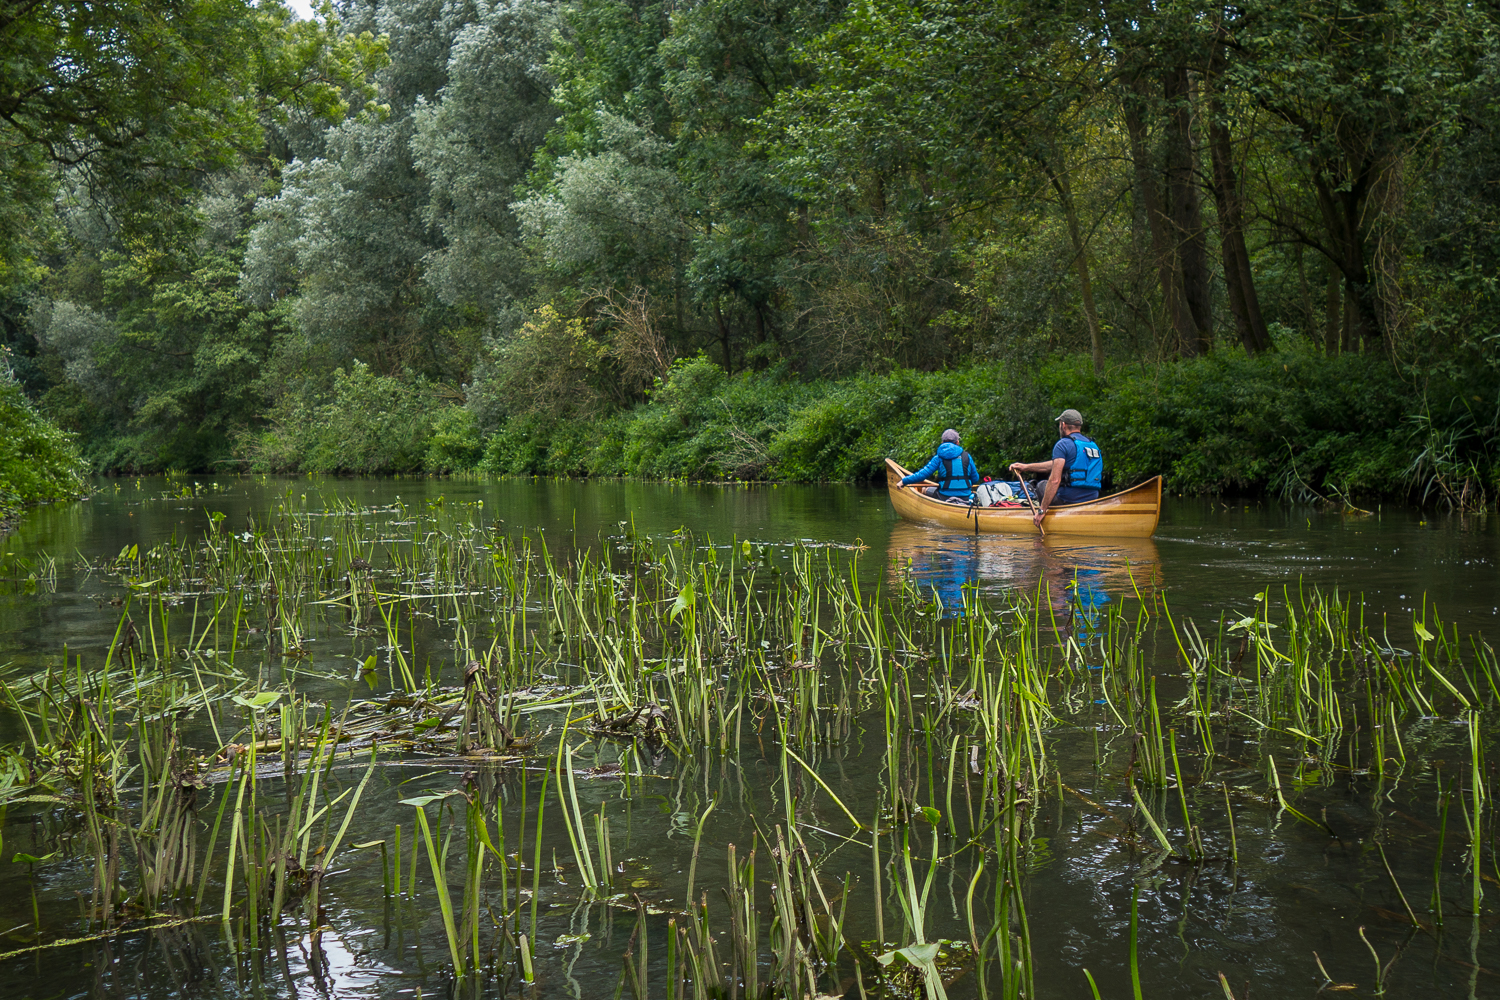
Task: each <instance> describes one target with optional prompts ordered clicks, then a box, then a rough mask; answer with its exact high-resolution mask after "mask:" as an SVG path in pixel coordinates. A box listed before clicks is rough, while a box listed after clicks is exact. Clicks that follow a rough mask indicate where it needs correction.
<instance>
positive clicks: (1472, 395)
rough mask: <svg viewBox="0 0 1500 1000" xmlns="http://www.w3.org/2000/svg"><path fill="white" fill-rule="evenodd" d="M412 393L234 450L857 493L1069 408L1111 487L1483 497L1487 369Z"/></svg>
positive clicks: (1115, 370)
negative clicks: (950, 447) (465, 395)
mask: <svg viewBox="0 0 1500 1000" xmlns="http://www.w3.org/2000/svg"><path fill="white" fill-rule="evenodd" d="M439 402H440V401H438V400H437V399H436V397H435V395H434V393H433V392H432V391H431V389H430V388H429V387H426V386H424V385H421V384H410V383H402V382H399V381H398V380H395V379H389V378H377V377H376V376H372V375H369V374H368V373H362V374H357V376H350V377H348V378H345V379H343V380H341V381H340V383H339V385H338V387H337V389H336V391H335V393H334V395H333V396H332V397H331V398H330V399H328V400H327V401H326V402H324V403H322V404H320V405H319V406H317V407H312V408H303V409H301V410H299V412H297V413H296V414H295V415H290V414H289V415H288V418H287V419H283V420H282V421H281V422H279V423H278V424H277V425H275V426H273V428H272V429H270V430H269V431H266V432H264V433H262V434H259V435H257V436H255V437H253V438H251V439H248V440H247V442H246V448H245V451H246V454H247V455H248V456H249V459H250V463H251V465H252V467H253V468H256V469H257V470H259V471H316V472H358V473H385V472H418V471H427V472H459V471H477V472H480V473H484V474H491V475H547V476H640V477H647V478H662V479H673V478H681V479H708V480H719V479H776V480H783V481H796V482H831V481H861V480H872V479H876V478H878V477H879V476H880V475H881V468H882V463H883V461H884V459H885V458H886V456H893V457H895V458H897V459H898V460H900V461H902V462H904V463H906V464H913V463H918V462H921V461H923V460H925V459H926V458H927V456H928V455H929V454H930V451H931V449H932V447H933V446H934V444H935V442H936V441H937V439H938V435H939V434H940V433H941V431H942V430H943V428H945V427H950V426H951V427H956V428H958V429H959V430H960V431H961V432H962V433H963V435H964V444H965V446H966V447H967V448H968V449H969V450H970V451H971V452H972V453H973V455H974V457H975V459H976V461H977V462H978V463H979V466H980V468H981V471H983V472H986V473H998V472H999V471H1000V470H1002V469H1003V468H1004V466H1005V465H1006V464H1007V463H1009V462H1010V461H1013V460H1017V459H1026V460H1032V459H1036V458H1040V457H1042V456H1044V455H1045V454H1046V453H1047V451H1048V449H1049V448H1050V445H1051V441H1052V439H1053V436H1054V431H1053V424H1052V417H1053V416H1054V415H1055V414H1056V413H1057V412H1058V411H1059V410H1060V409H1062V408H1064V407H1068V406H1073V407H1077V408H1078V409H1080V410H1082V411H1083V413H1084V415H1085V417H1086V419H1087V421H1088V426H1087V430H1088V431H1089V432H1090V433H1092V434H1094V435H1096V436H1097V437H1098V439H1099V440H1100V441H1101V442H1102V443H1103V444H1104V448H1105V455H1106V456H1107V463H1106V465H1107V469H1108V470H1109V472H1108V474H1109V477H1110V478H1111V479H1112V480H1113V483H1114V484H1115V485H1117V486H1118V485H1124V484H1127V483H1129V482H1134V481H1138V480H1139V479H1141V478H1143V477H1146V476H1149V475H1154V474H1156V473H1161V474H1163V475H1165V476H1167V477H1168V480H1169V482H1170V484H1171V488H1172V489H1173V490H1176V491H1179V492H1184V493H1199V494H1205V493H1206V494H1213V493H1225V492H1229V493H1239V494H1266V495H1273V496H1286V497H1294V498H1299V499H1314V498H1316V497H1318V496H1322V497H1327V498H1336V497H1339V496H1349V497H1393V498H1395V497H1406V498H1410V499H1413V500H1420V501H1423V502H1428V503H1440V502H1444V501H1448V502H1451V503H1454V504H1457V505H1462V506H1467V507H1477V506H1482V505H1483V504H1485V503H1487V502H1491V501H1492V500H1493V499H1494V498H1495V497H1496V495H1497V494H1500V478H1497V474H1500V466H1497V464H1496V455H1497V447H1496V446H1497V444H1500V409H1497V387H1496V384H1495V380H1494V379H1493V377H1492V376H1490V375H1489V374H1488V373H1483V374H1480V375H1475V376H1468V377H1464V378H1457V377H1452V376H1450V377H1427V378H1426V379H1424V380H1420V381H1419V380H1415V379H1403V378H1402V377H1401V376H1400V375H1398V373H1397V372H1396V371H1395V370H1394V369H1393V368H1392V366H1391V365H1390V363H1389V362H1388V361H1387V360H1385V359H1383V358H1380V357H1376V356H1372V355H1358V354H1349V355H1344V356H1342V357H1337V358H1328V357H1325V356H1323V355H1322V354H1320V353H1317V352H1315V351H1312V350H1295V349H1294V350H1283V351H1281V352H1278V353H1276V354H1273V355H1267V356H1263V357H1249V356H1246V355H1245V354H1243V353H1240V352H1238V351H1222V352H1218V353H1216V354H1213V355H1211V356H1208V357H1203V358H1195V359H1191V360H1187V361H1179V362H1174V363H1169V364H1164V365H1156V364H1132V365H1117V366H1115V367H1112V368H1109V369H1107V370H1106V371H1105V373H1104V374H1103V375H1102V376H1096V375H1094V373H1093V371H1092V369H1091V367H1090V365H1089V363H1088V359H1087V358H1086V357H1082V356H1061V357H1056V358H1053V359H1050V360H1048V361H1045V362H1043V363H1040V364H1038V365H1036V366H1035V367H1022V366H1019V365H1016V364H1010V363H1005V362H998V361H997V362H989V363H983V364H974V365H970V366H966V367H963V368H959V369H954V370H948V371H938V372H917V371H912V370H904V369H903V370H897V371H894V372H891V373H889V374H884V375H872V374H865V375H859V376H856V377H852V378H848V379H842V380H819V381H806V380H803V379H799V378H797V377H796V376H794V375H792V374H790V373H789V372H787V371H785V370H771V371H767V372H755V373H752V372H744V373H738V374H735V375H729V374H726V373H725V372H724V371H723V370H722V369H720V368H719V367H718V366H717V365H715V364H714V363H713V362H711V361H708V360H706V359H704V358H701V357H700V358H694V359H687V360H681V361H679V362H677V364H676V365H674V367H673V369H672V373H671V375H670V377H669V378H668V379H667V380H666V382H665V383H664V384H661V385H659V386H658V388H657V389H656V391H655V392H654V393H653V394H652V396H651V398H650V399H649V401H647V402H645V403H642V404H639V405H637V406H635V407H633V408H629V409H615V410H607V411H603V412H598V411H595V412H584V413H570V414H566V415H561V416H559V415H556V414H548V413H541V412H531V413H514V414H510V415H507V416H502V417H500V418H499V419H498V422H497V424H496V425H495V426H492V427H483V426H481V425H480V423H479V422H478V421H477V420H476V419H475V418H474V416H473V415H472V414H471V413H470V412H469V411H468V410H467V409H464V408H463V407H461V406H458V405H457V404H453V403H450V404H448V405H446V406H445V405H434V404H435V403H439Z"/></svg>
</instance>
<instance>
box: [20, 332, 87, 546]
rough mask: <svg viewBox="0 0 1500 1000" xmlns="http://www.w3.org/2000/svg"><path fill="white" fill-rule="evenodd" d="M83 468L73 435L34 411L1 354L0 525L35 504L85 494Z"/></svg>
mask: <svg viewBox="0 0 1500 1000" xmlns="http://www.w3.org/2000/svg"><path fill="white" fill-rule="evenodd" d="M82 468H83V467H82V462H81V461H80V459H79V457H78V449H77V448H76V447H75V446H74V444H73V438H72V436H71V435H69V434H67V433H65V432H63V431H60V430H58V429H57V427H56V426H54V425H53V424H52V423H51V422H50V421H48V420H47V419H46V418H45V417H43V416H42V415H41V414H39V413H38V412H37V411H36V408H35V407H34V406H32V405H31V402H30V401H29V400H27V398H26V394H25V393H24V392H22V391H21V387H20V385H19V384H17V382H16V380H15V378H14V377H13V376H12V375H11V370H10V365H9V364H8V363H7V362H6V360H5V358H4V356H0V530H4V529H5V528H7V527H8V526H9V525H10V523H11V522H12V521H13V520H14V519H15V518H16V517H17V516H19V515H20V513H21V511H22V510H24V509H25V508H26V507H28V506H31V505H32V504H36V503H44V502H46V501H49V500H64V499H70V498H73V497H77V496H79V495H81V494H82V492H83V480H82V479H81V473H82Z"/></svg>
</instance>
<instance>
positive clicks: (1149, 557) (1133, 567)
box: [888, 521, 1162, 632]
mask: <svg viewBox="0 0 1500 1000" xmlns="http://www.w3.org/2000/svg"><path fill="white" fill-rule="evenodd" d="M888 553H889V566H890V573H891V580H892V582H896V581H899V580H900V579H901V578H902V577H905V578H907V579H910V580H911V581H912V582H913V583H915V584H916V585H917V586H919V587H922V588H925V589H928V590H931V591H932V593H933V594H934V596H935V597H936V598H937V599H938V600H939V601H940V602H941V603H942V606H943V614H944V615H948V616H952V615H958V614H962V612H963V605H964V595H963V591H964V587H965V586H969V587H972V588H974V589H975V590H977V591H978V592H979V593H981V594H996V593H999V592H1001V591H1005V590H1022V591H1030V592H1034V593H1038V594H1039V595H1040V596H1041V597H1042V599H1043V600H1044V601H1045V602H1046V604H1047V606H1049V607H1050V608H1051V609H1052V611H1053V613H1054V614H1055V615H1057V616H1059V624H1060V625H1063V626H1073V627H1078V628H1080V629H1081V630H1083V631H1085V632H1092V631H1093V629H1094V628H1095V627H1096V626H1097V624H1098V621H1099V617H1100V615H1101V613H1102V612H1103V610H1104V608H1105V606H1106V605H1108V604H1109V602H1110V601H1111V600H1112V599H1116V598H1118V597H1120V596H1123V595H1125V594H1139V595H1140V596H1141V597H1142V598H1149V597H1150V596H1151V595H1152V594H1154V593H1155V592H1156V591H1157V590H1158V589H1159V588H1160V587H1161V586H1162V569H1161V559H1160V557H1159V556H1158V555H1157V552H1156V543H1155V542H1154V541H1152V540H1151V539H1149V538H1078V537H1076V536H1074V537H1067V536H1054V537H1041V536H1026V535H976V534H971V533H966V532H956V531H952V530H951V529H946V528H937V527H932V526H929V525H922V524H913V523H911V522H907V521H901V522H898V523H897V524H895V525H893V526H892V528H891V540H890V543H889V546H888Z"/></svg>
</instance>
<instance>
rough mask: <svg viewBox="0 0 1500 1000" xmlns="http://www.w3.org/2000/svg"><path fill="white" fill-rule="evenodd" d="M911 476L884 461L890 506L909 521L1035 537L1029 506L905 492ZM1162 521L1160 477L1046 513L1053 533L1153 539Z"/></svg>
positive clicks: (1048, 529) (1046, 528) (1045, 524)
mask: <svg viewBox="0 0 1500 1000" xmlns="http://www.w3.org/2000/svg"><path fill="white" fill-rule="evenodd" d="M907 475H910V473H909V472H907V470H906V469H904V468H902V467H901V466H900V465H898V464H897V463H896V462H895V461H893V460H892V459H889V458H888V459H886V460H885V479H886V487H887V489H888V490H889V492H890V495H891V506H892V507H894V508H895V509H896V513H897V514H899V515H901V516H902V517H904V518H906V519H907V520H908V521H923V522H926V523H928V524H940V525H942V526H943V527H945V528H953V529H956V530H959V531H977V532H979V533H982V534H983V533H1000V534H1013V535H1031V534H1036V530H1037V529H1036V525H1035V524H1033V523H1032V521H1031V510H1030V509H1029V508H1026V507H960V506H958V505H957V504H950V503H944V502H943V501H941V500H934V499H933V498H931V497H929V496H927V495H926V494H924V493H922V492H921V490H920V489H919V488H917V487H911V488H909V489H904V490H903V489H900V488H899V487H900V484H901V479H902V477H904V476H907ZM1160 518H1161V477H1160V476H1156V477H1153V478H1151V479H1148V480H1146V481H1145V482H1144V483H1141V484H1139V485H1137V486H1132V487H1130V489H1128V490H1122V491H1120V492H1119V493H1111V494H1110V495H1109V496H1103V497H1100V498H1099V499H1097V500H1090V501H1088V502H1087V503H1075V504H1061V505H1057V506H1054V507H1052V509H1050V510H1049V511H1047V517H1046V518H1045V519H1044V520H1043V521H1042V528H1043V530H1044V531H1046V533H1047V534H1049V535H1101V536H1114V537H1122V538H1149V537H1150V536H1151V535H1153V534H1155V532H1156V524H1157V521H1158V520H1160ZM976 520H977V524H976Z"/></svg>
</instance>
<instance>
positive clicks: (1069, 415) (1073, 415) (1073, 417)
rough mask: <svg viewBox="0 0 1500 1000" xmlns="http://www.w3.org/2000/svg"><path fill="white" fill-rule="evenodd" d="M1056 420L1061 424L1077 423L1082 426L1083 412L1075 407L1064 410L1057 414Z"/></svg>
mask: <svg viewBox="0 0 1500 1000" xmlns="http://www.w3.org/2000/svg"><path fill="white" fill-rule="evenodd" d="M1054 422H1055V423H1059V424H1076V425H1077V426H1079V427H1082V426H1083V414H1082V413H1079V412H1078V411H1077V410H1073V409H1067V410H1063V411H1062V412H1061V413H1059V414H1058V415H1057V417H1056V419H1055V421H1054Z"/></svg>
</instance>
